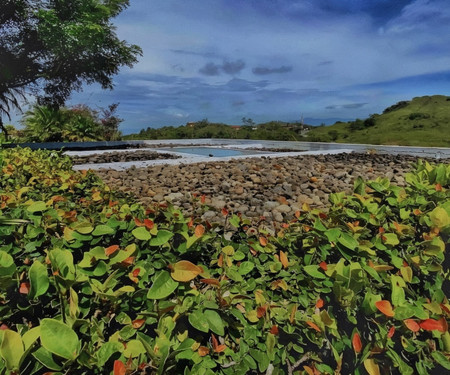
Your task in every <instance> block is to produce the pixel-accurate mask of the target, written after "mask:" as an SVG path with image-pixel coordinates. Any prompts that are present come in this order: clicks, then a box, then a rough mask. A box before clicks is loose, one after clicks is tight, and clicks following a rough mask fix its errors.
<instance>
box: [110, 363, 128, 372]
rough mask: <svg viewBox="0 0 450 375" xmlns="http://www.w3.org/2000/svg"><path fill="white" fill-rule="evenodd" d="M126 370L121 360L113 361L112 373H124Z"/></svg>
mask: <svg viewBox="0 0 450 375" xmlns="http://www.w3.org/2000/svg"><path fill="white" fill-rule="evenodd" d="M126 373H127V370H126V368H125V364H124V363H123V362H122V361H117V360H116V361H114V371H113V374H114V375H125V374H126Z"/></svg>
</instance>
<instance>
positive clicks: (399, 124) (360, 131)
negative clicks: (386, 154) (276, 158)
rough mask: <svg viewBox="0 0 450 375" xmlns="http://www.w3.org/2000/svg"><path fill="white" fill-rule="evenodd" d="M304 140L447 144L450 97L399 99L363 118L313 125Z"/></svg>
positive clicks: (406, 144)
mask: <svg viewBox="0 0 450 375" xmlns="http://www.w3.org/2000/svg"><path fill="white" fill-rule="evenodd" d="M307 140H309V141H322V142H342V143H369V144H385V145H401V146H431V147H433V146H435V147H450V97H449V96H443V95H434V96H423V97H418V98H414V99H412V100H411V101H402V102H399V103H397V104H394V105H392V106H391V107H389V108H386V109H385V110H384V111H383V113H382V114H379V115H378V114H375V115H371V116H370V117H369V118H367V119H365V120H360V119H357V120H355V121H350V122H345V123H344V122H337V123H335V124H334V125H331V126H326V127H317V128H314V129H313V130H311V131H310V132H309V133H308V136H307Z"/></svg>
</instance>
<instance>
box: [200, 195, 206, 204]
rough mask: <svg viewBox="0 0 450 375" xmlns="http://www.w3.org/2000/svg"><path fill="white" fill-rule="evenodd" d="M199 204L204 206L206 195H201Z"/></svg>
mask: <svg viewBox="0 0 450 375" xmlns="http://www.w3.org/2000/svg"><path fill="white" fill-rule="evenodd" d="M200 202H202V204H205V202H206V195H205V194H203V195H202V196H201V197H200Z"/></svg>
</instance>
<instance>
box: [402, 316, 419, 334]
mask: <svg viewBox="0 0 450 375" xmlns="http://www.w3.org/2000/svg"><path fill="white" fill-rule="evenodd" d="M403 323H405V326H407V327H408V328H409V329H410V330H411V331H413V332H418V331H419V330H420V326H419V324H418V323H417V322H416V321H415V320H414V319H405V320H404V321H403Z"/></svg>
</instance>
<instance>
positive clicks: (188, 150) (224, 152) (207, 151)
mask: <svg viewBox="0 0 450 375" xmlns="http://www.w3.org/2000/svg"><path fill="white" fill-rule="evenodd" d="M166 150H167V151H174V152H181V153H185V154H193V155H201V156H211V157H219V158H221V157H226V156H238V155H255V154H259V153H260V152H258V151H254V150H233V149H228V148H213V147H173V148H167V149H166Z"/></svg>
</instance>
